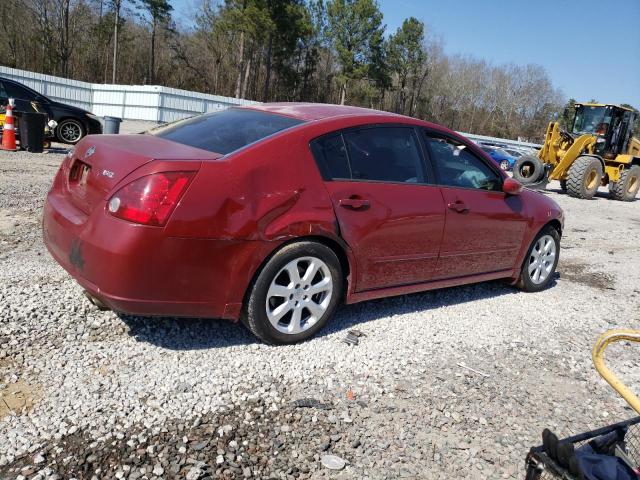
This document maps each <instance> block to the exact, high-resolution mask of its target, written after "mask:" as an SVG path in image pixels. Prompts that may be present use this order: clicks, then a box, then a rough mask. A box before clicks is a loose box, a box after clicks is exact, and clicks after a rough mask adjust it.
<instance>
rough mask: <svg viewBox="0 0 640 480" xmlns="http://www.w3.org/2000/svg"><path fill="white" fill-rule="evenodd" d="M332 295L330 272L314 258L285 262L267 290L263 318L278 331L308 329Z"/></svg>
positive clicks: (317, 319) (316, 319) (295, 331)
mask: <svg viewBox="0 0 640 480" xmlns="http://www.w3.org/2000/svg"><path fill="white" fill-rule="evenodd" d="M332 294H333V281H332V280H331V271H330V270H329V267H328V266H327V264H326V263H324V262H323V261H322V260H320V259H319V258H316V257H300V258H296V259H295V260H292V261H290V262H289V263H287V264H286V265H285V266H284V268H282V269H281V270H280V271H279V272H278V274H277V275H276V276H275V278H274V279H273V280H272V281H271V285H270V286H269V291H268V292H267V301H266V309H267V318H268V319H269V321H270V322H271V325H272V326H273V328H275V329H276V330H278V331H279V332H281V333H286V334H289V335H295V334H298V333H301V332H304V331H305V330H308V329H309V328H311V327H312V326H313V325H315V324H316V323H317V322H318V321H319V320H320V319H321V318H322V316H323V315H324V314H325V313H326V311H327V308H329V303H330V302H331V295H332Z"/></svg>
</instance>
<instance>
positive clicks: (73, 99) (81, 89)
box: [0, 66, 257, 122]
mask: <svg viewBox="0 0 640 480" xmlns="http://www.w3.org/2000/svg"><path fill="white" fill-rule="evenodd" d="M0 77H6V78H10V79H12V80H16V81H18V82H20V83H23V84H25V85H27V86H28V87H31V88H33V89H34V90H36V91H37V92H40V93H42V94H43V95H46V96H47V97H49V98H51V99H53V100H57V101H60V102H63V103H68V104H70V105H75V106H77V107H80V108H84V109H85V110H89V111H90V112H92V113H94V114H95V115H99V116H101V117H103V116H112V117H120V118H122V119H127V120H149V121H154V122H172V121H174V120H179V119H181V118H185V117H190V116H192V115H196V114H198V113H204V112H212V111H215V110H222V109H225V108H229V107H231V106H234V105H251V104H254V103H257V102H253V101H250V100H242V99H237V98H231V97H222V96H219V95H207V94H204V93H198V92H190V91H187V90H179V89H177V88H167V87H160V86H155V85H103V84H99V83H87V82H80V81H77V80H68V79H65V78H60V77H54V76H51V75H42V74H40V73H34V72H28V71H25V70H17V69H15V68H9V67H3V66H0Z"/></svg>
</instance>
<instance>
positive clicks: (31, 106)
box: [0, 77, 102, 144]
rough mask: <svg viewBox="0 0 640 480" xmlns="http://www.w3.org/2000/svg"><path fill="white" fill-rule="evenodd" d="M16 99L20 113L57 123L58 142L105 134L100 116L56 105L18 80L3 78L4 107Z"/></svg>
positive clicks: (0, 84) (0, 87)
mask: <svg viewBox="0 0 640 480" xmlns="http://www.w3.org/2000/svg"><path fill="white" fill-rule="evenodd" d="M9 98H13V99H15V111H16V112H34V111H38V112H42V113H46V114H47V115H48V117H49V120H55V121H56V122H57V123H58V126H57V127H56V129H55V136H56V139H57V140H58V141H60V142H62V143H71V144H74V143H78V141H80V139H81V138H82V137H84V136H85V135H88V134H94V133H102V124H101V123H100V120H99V119H98V117H96V116H95V115H93V114H92V113H90V112H87V111H86V110H83V109H81V108H78V107H74V106H71V105H66V104H64V103H60V102H56V101H55V100H51V99H50V98H47V97H45V96H44V95H42V94H40V93H38V92H36V91H35V90H32V89H31V88H29V87H27V86H25V85H23V84H21V83H18V82H16V81H14V80H9V79H7V78H3V77H0V105H2V106H4V105H6V104H7V102H8V99H9Z"/></svg>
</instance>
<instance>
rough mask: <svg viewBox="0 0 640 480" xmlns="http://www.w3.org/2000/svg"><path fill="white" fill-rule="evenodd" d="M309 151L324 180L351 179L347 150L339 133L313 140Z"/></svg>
mask: <svg viewBox="0 0 640 480" xmlns="http://www.w3.org/2000/svg"><path fill="white" fill-rule="evenodd" d="M311 151H312V152H313V156H314V157H315V159H316V162H317V163H318V168H319V169H320V173H322V177H323V178H324V179H326V180H330V179H350V178H351V170H350V169H349V158H348V157H347V149H346V147H345V146H344V142H343V141H342V135H341V134H340V133H337V134H335V135H330V136H327V137H322V138H319V139H317V140H314V141H313V142H312V143H311Z"/></svg>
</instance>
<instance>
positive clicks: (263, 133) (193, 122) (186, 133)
mask: <svg viewBox="0 0 640 480" xmlns="http://www.w3.org/2000/svg"><path fill="white" fill-rule="evenodd" d="M301 123H303V122H302V120H298V119H295V118H291V117H285V116H283V115H278V114H275V113H267V112H259V111H256V110H250V109H246V110H243V109H239V108H230V109H228V110H223V111H220V112H216V113H208V114H204V115H198V116H196V117H191V118H187V119H185V120H180V121H178V122H175V123H170V124H169V125H165V126H162V127H159V128H156V129H153V130H151V131H149V132H148V134H149V135H155V136H156V137H160V138H165V139H167V140H171V141H173V142H176V143H181V144H183V145H188V146H190V147H195V148H200V149H202V150H207V151H209V152H215V153H221V154H223V155H226V154H228V153H231V152H234V151H236V150H238V149H240V148H242V147H245V146H247V145H249V144H251V143H254V142H257V141H258V140H262V139H263V138H266V137H268V136H269V135H273V134H274V133H277V132H279V131H281V130H284V129H287V128H291V127H294V126H296V125H299V124H301Z"/></svg>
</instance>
